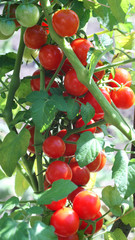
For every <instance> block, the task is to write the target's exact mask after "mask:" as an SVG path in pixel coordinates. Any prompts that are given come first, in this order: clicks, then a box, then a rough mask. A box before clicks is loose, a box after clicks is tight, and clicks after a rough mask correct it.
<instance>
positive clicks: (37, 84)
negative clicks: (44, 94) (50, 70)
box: [30, 69, 59, 96]
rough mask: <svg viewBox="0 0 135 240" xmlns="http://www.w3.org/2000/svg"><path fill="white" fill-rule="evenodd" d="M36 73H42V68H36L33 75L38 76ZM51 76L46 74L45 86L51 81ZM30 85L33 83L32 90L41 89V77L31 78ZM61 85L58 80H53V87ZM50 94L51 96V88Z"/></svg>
mask: <svg viewBox="0 0 135 240" xmlns="http://www.w3.org/2000/svg"><path fill="white" fill-rule="evenodd" d="M36 75H40V70H39V69H38V70H36V71H35V72H34V73H33V75H32V76H36ZM50 80H51V78H50V77H48V76H45V88H46V87H47V86H48V84H49V82H50ZM30 85H31V89H32V91H40V78H39V77H37V78H35V79H31V81H30ZM58 87H59V85H58V83H57V82H56V81H54V82H53V84H52V85H51V88H58ZM48 94H49V95H50V96H51V92H50V90H49V91H48Z"/></svg>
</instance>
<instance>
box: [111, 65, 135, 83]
mask: <svg viewBox="0 0 135 240" xmlns="http://www.w3.org/2000/svg"><path fill="white" fill-rule="evenodd" d="M109 79H113V80H115V81H116V82H117V83H119V84H123V85H125V86H127V87H130V86H131V83H132V79H131V75H130V73H129V72H128V71H127V70H126V69H124V68H116V69H115V76H114V78H113V76H112V74H111V73H110V75H109ZM109 85H110V86H111V87H118V85H117V84H116V83H114V82H109Z"/></svg>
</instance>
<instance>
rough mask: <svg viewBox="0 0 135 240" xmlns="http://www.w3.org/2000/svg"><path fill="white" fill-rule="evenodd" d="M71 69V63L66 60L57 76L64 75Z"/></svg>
mask: <svg viewBox="0 0 135 240" xmlns="http://www.w3.org/2000/svg"><path fill="white" fill-rule="evenodd" d="M72 68H73V67H72V65H71V63H70V62H69V60H68V59H67V58H66V59H65V62H64V64H63V66H62V68H61V70H60V72H59V75H62V76H63V75H65V74H66V73H67V72H68V71H69V70H71V69H72Z"/></svg>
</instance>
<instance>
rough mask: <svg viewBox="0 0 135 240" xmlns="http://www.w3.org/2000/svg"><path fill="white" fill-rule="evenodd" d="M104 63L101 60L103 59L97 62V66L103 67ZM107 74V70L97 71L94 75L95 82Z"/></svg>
mask: <svg viewBox="0 0 135 240" xmlns="http://www.w3.org/2000/svg"><path fill="white" fill-rule="evenodd" d="M103 65H104V64H103V63H102V62H101V60H100V61H99V62H98V63H97V65H96V67H101V66H103ZM104 75H105V70H102V71H99V72H95V73H94V75H93V79H94V81H95V82H97V81H99V80H101V79H102V78H103V76H104Z"/></svg>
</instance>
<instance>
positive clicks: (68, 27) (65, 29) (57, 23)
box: [52, 9, 79, 37]
mask: <svg viewBox="0 0 135 240" xmlns="http://www.w3.org/2000/svg"><path fill="white" fill-rule="evenodd" d="M52 25H53V28H54V30H55V32H56V33H57V34H58V35H59V36H61V37H71V36H73V35H74V34H75V33H76V32H77V30H78V28H79V18H78V15H77V14H76V13H75V12H74V11H72V10H70V9H61V10H58V11H57V12H55V13H54V15H53V17H52Z"/></svg>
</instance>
